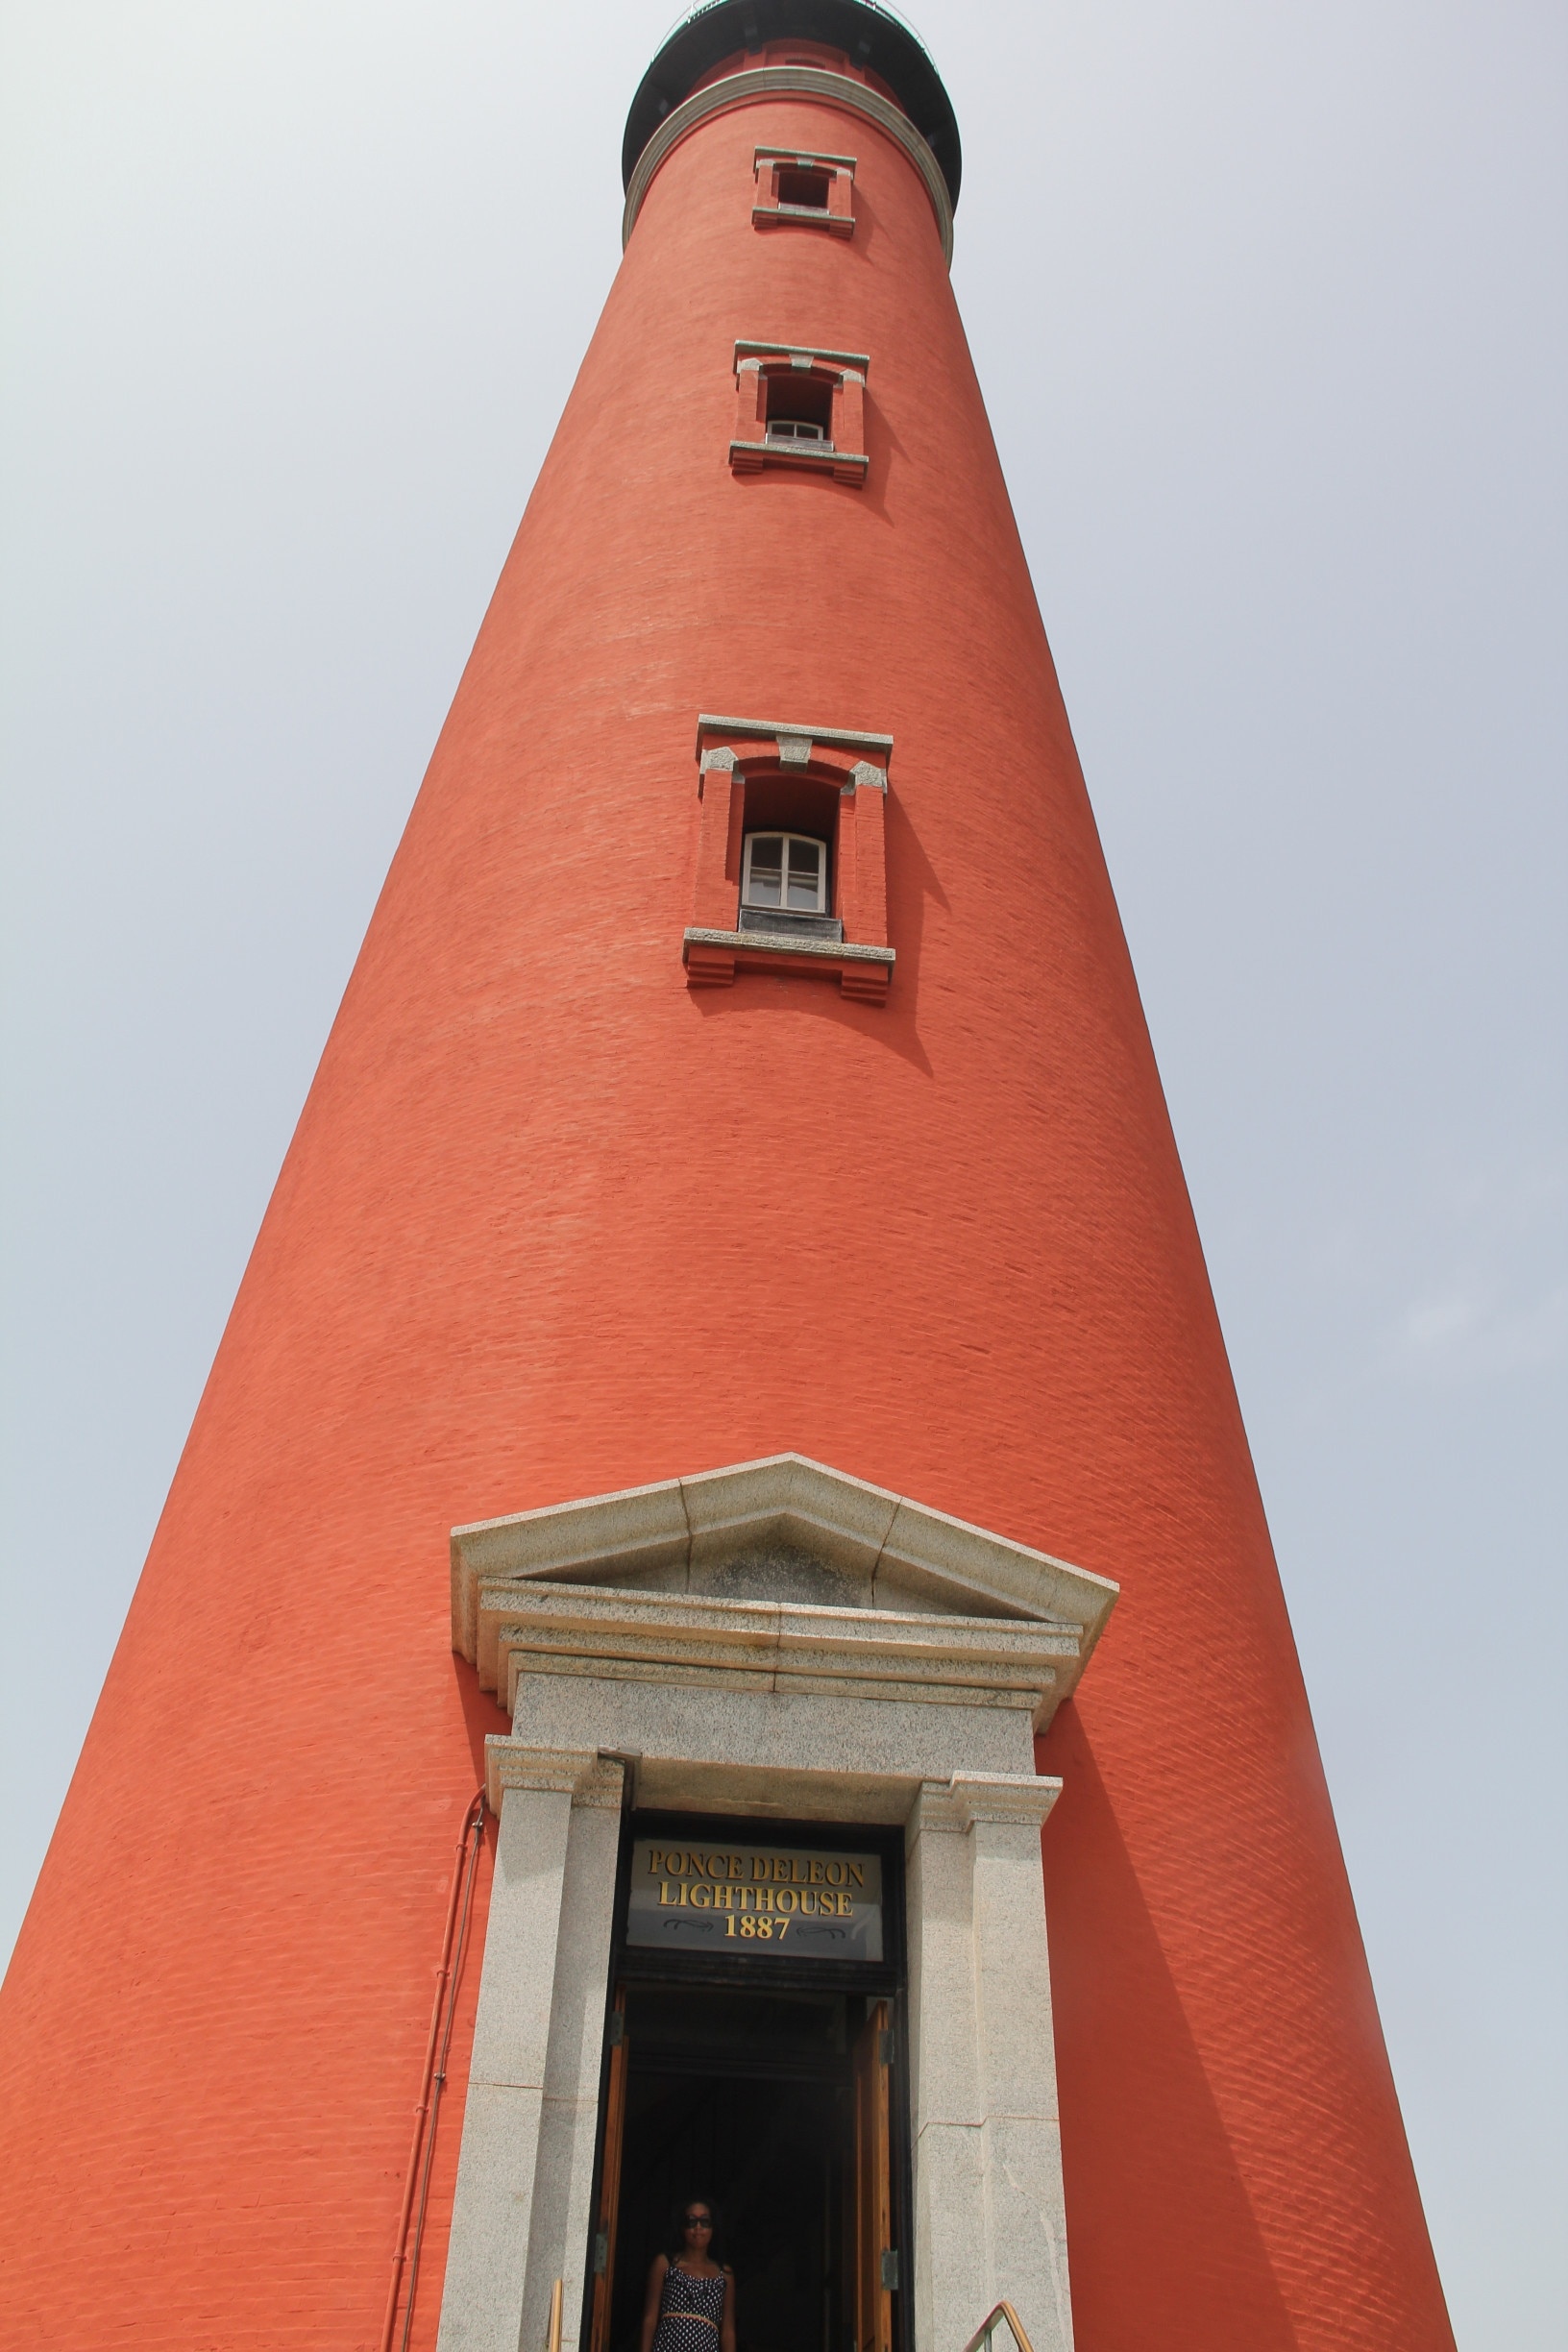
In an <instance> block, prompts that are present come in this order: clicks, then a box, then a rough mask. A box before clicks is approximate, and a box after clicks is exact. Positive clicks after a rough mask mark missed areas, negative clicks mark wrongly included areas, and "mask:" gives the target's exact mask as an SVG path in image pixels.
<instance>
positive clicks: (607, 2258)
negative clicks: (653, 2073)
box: [588, 1986, 629, 2352]
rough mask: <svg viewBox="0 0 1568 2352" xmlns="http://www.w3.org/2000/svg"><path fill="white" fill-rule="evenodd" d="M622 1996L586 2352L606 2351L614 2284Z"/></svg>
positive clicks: (614, 2013) (615, 2016)
mask: <svg viewBox="0 0 1568 2352" xmlns="http://www.w3.org/2000/svg"><path fill="white" fill-rule="evenodd" d="M625 2027H626V1996H625V1989H624V1988H622V1987H619V1986H618V1987H617V1989H616V1996H615V2007H614V2008H613V2009H612V2010H611V2012H610V2079H609V2083H608V2085H607V2087H606V2094H605V2101H604V2155H603V2161H602V2164H601V2165H600V2188H599V2225H598V2227H597V2229H596V2230H595V2232H594V2310H593V2320H592V2323H591V2325H590V2327H589V2331H588V2352H606V2348H607V2346H608V2344H609V2340H610V2303H611V2295H612V2292H613V2290H614V2285H615V2225H616V2221H617V2219H618V2217H619V2215H620V2209H621V2153H622V2143H623V2141H624V2139H625V2125H626V2057H627V2052H628V2049H629V2044H628V2043H627V2041H626V2032H625Z"/></svg>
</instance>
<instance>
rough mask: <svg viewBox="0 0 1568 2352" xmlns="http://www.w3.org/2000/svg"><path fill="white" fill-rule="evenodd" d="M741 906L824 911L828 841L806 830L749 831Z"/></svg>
mask: <svg viewBox="0 0 1568 2352" xmlns="http://www.w3.org/2000/svg"><path fill="white" fill-rule="evenodd" d="M741 904H742V906H743V907H777V908H780V909H782V910H783V911H784V912H785V913H787V914H796V915H825V914H826V913H827V844H826V843H825V842H820V841H813V840H812V838H811V836H810V835H809V834H807V833H748V834H747V837H746V862H745V864H744V866H743V868H742V871H741Z"/></svg>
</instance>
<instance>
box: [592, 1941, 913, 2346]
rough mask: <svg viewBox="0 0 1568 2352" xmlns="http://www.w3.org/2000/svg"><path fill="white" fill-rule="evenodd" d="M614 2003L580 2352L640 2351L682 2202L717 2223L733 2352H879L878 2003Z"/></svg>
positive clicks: (650, 1995) (887, 2285) (828, 1997)
mask: <svg viewBox="0 0 1568 2352" xmlns="http://www.w3.org/2000/svg"><path fill="white" fill-rule="evenodd" d="M616 2006H617V2009H618V2012H619V2014H620V2018H621V2025H620V2028H619V2036H620V2038H619V2040H618V2041H616V2042H615V2044H614V2046H613V2049H612V2066H611V2070H610V2080H609V2106H608V2111H607V2113H606V2117H605V2125H606V2129H605V2138H604V2167H603V2182H602V2191H601V2197H600V2231H599V2236H598V2239H597V2241H596V2249H595V2251H596V2268H599V2270H600V2275H599V2276H598V2277H597V2278H596V2280H595V2295H594V2307H593V2323H592V2329H591V2347H592V2352H638V2344H639V2340H640V2333H641V2328H642V2316H643V2297H644V2292H645V2289H646V2284H647V2279H648V2272H649V2265H650V2264H651V2263H652V2261H653V2259H654V2256H655V2255H657V2254H659V2253H661V2252H662V2253H668V2252H670V2251H671V2248H672V2239H671V2224H672V2220H673V2217H674V2209H675V2207H676V2205H677V2203H679V2202H680V2201H681V2200H684V2199H685V2198H687V2197H689V2196H692V2195H694V2194H695V2195H702V2196H707V2197H711V2198H712V2199H714V2201H715V2202H716V2203H717V2204H718V2206H719V2208H720V2211H721V2215H722V2218H723V2249H722V2258H723V2261H724V2262H726V2263H727V2264H729V2265H730V2266H731V2267H732V2268H733V2270H734V2272H735V2281H736V2298H737V2306H738V2328H737V2335H738V2340H739V2345H740V2348H741V2352H890V2347H891V2344H892V2325H891V2308H892V2289H893V2288H894V2285H895V2284H896V2279H895V2275H894V2272H895V2265H894V2267H893V2268H890V2261H891V2256H890V2253H889V2237H890V2230H891V2181H890V2170H889V2166H890V2151H889V2134H888V2121H887V2119H888V2091H887V2081H888V2069H889V2065H890V2062H891V2057H892V2033H891V2029H890V2024H889V2020H890V2015H891V2004H890V2003H889V2002H887V2001H886V2000H884V1999H881V1998H878V1997H874V1996H870V1997H869V1996H866V1995H863V1994H853V1993H837V1992H834V1993H829V1992H816V1991H811V1990H800V1991H786V1990H784V1989H782V1988H773V1987H766V1988H764V1987H757V1988H755V1989H752V1988H750V1987H747V1988H745V1989H744V1990H743V1989H741V1988H730V1987H727V1986H714V1985H695V1984H693V1985H678V1986H672V1985H667V1984H652V1985H650V1984H635V1983H633V1984H628V1985H625V1986H623V1987H622V1988H621V1989H620V1990H619V1991H618V1993H617V1997H616ZM600 2266H601V2267H600ZM715 2352H717V2347H716V2348H715Z"/></svg>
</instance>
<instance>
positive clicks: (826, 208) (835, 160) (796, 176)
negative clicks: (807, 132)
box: [751, 147, 855, 237]
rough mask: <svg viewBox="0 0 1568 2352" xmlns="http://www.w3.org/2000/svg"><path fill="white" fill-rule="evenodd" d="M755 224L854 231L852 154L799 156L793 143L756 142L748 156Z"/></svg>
mask: <svg viewBox="0 0 1568 2352" xmlns="http://www.w3.org/2000/svg"><path fill="white" fill-rule="evenodd" d="M751 169H752V176H753V178H754V180H755V182H756V196H755V201H754V202H753V204H752V207H751V225H752V227H753V228H755V229H825V230H826V231H827V233H828V235H829V236H840V237H847V236H853V235H854V233H855V216H854V213H853V211H852V210H851V209H850V207H851V205H852V202H853V199H854V189H855V159H854V157H853V156H825V155H801V154H799V153H798V152H797V151H796V149H794V148H783V147H759V148H758V149H757V151H756V155H755V157H754V159H753V161H752V166H751Z"/></svg>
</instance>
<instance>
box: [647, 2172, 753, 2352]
mask: <svg viewBox="0 0 1568 2352" xmlns="http://www.w3.org/2000/svg"><path fill="white" fill-rule="evenodd" d="M718 2218H719V2217H718V2215H717V2213H716V2211H715V2209H714V2203H713V2199H712V2198H711V2197H695V2196H694V2197H683V2198H682V2199H681V2201H680V2203H679V2204H678V2205H677V2206H676V2208H675V2227H674V2233H673V2234H674V2253H672V2254H655V2255H654V2257H653V2264H652V2267H651V2268H650V2269H649V2274H648V2292H647V2294H646V2295H645V2296H644V2298H643V2340H642V2345H641V2352H735V2273H734V2271H733V2270H731V2269H730V2268H729V2266H728V2265H727V2264H723V2263H719V2262H716V2261H715V2260H714V2252H715V2249H716V2246H717V2243H718Z"/></svg>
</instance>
